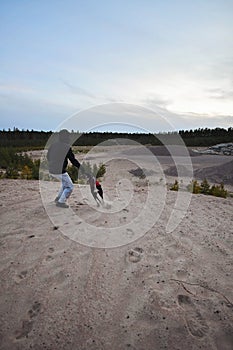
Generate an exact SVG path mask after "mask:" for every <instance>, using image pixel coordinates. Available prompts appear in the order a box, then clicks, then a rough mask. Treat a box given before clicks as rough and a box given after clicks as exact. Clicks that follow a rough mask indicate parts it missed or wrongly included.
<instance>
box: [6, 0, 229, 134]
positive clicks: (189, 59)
mask: <svg viewBox="0 0 233 350" xmlns="http://www.w3.org/2000/svg"><path fill="white" fill-rule="evenodd" d="M232 37H233V1H232V0H205V1H203V0H196V1H189V0H186V1H182V0H180V1H176V0H163V1H162V0H118V1H115V0H114V1H113V0H99V1H96V0H85V1H84V0H82V1H81V0H50V1H47V0H40V1H39V0H20V1H18V0H1V1H0V129H8V128H11V129H12V128H13V127H17V128H19V129H29V130H30V129H34V130H56V129H57V128H60V127H62V126H63V125H65V124H66V123H67V120H70V119H72V120H73V121H74V120H75V122H74V125H73V126H74V127H72V125H71V127H72V129H76V128H77V129H78V130H80V131H87V130H90V129H92V128H93V127H96V126H97V125H99V126H100V128H101V127H102V125H103V124H104V123H105V124H107V125H109V126H108V127H109V129H111V123H113V124H114V125H115V126H116V125H121V127H120V129H121V131H122V130H123V129H124V124H125V125H126V124H127V125H131V124H132V125H136V126H137V127H139V128H144V129H146V130H149V131H152V132H154V131H169V130H181V129H194V128H199V127H209V128H215V127H224V128H228V127H232V126H233V45H232ZM118 104H120V106H121V107H120V108H119V106H118ZM102 105H103V113H101V106H102ZM96 106H97V107H96ZM106 106H107V108H106ZM130 106H131V107H130ZM124 107H125V108H124ZM96 108H97V109H98V113H97V114H95V113H93V112H94V111H95V109H96ZM136 110H137V112H136ZM147 110H148V113H147ZM88 111H90V113H89V114H88ZM106 111H109V113H106ZM152 111H153V112H152ZM135 113H136V114H137V115H136V117H135ZM102 114H103V115H102ZM74 116H75V118H74ZM71 124H72V123H71ZM106 129H107V127H106ZM127 130H128V129H127Z"/></svg>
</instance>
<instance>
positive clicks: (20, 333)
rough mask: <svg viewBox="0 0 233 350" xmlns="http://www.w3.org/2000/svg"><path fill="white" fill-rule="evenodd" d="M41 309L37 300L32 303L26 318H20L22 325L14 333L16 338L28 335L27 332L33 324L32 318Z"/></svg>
mask: <svg viewBox="0 0 233 350" xmlns="http://www.w3.org/2000/svg"><path fill="white" fill-rule="evenodd" d="M40 311H41V304H40V303H39V302H38V301H35V302H34V304H33V305H32V307H31V309H30V310H29V311H28V313H27V314H28V319H26V320H22V327H21V329H20V330H19V331H18V332H17V333H16V339H17V340H19V339H22V338H25V337H27V336H28V334H29V333H30V332H31V330H32V328H33V324H34V320H33V319H34V318H35V317H36V316H38V314H39V313H40Z"/></svg>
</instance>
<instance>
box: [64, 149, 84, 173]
mask: <svg viewBox="0 0 233 350" xmlns="http://www.w3.org/2000/svg"><path fill="white" fill-rule="evenodd" d="M67 158H68V159H69V160H70V161H71V163H72V164H73V165H74V166H76V167H77V168H78V169H79V168H80V166H81V164H80V163H79V161H78V160H77V159H76V158H75V156H74V153H73V152H72V149H71V148H70V149H69V151H68V153H67Z"/></svg>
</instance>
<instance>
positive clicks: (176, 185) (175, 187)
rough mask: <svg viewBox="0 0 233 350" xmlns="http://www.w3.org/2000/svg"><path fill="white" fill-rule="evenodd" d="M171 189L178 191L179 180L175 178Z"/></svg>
mask: <svg viewBox="0 0 233 350" xmlns="http://www.w3.org/2000/svg"><path fill="white" fill-rule="evenodd" d="M170 190H172V191H178V190H179V182H178V181H177V180H175V182H174V184H173V185H172V187H171V188H170Z"/></svg>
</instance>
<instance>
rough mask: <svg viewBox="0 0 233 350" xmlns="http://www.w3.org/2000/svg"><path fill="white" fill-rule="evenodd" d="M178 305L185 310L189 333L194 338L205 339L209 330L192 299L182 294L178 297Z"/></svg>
mask: <svg viewBox="0 0 233 350" xmlns="http://www.w3.org/2000/svg"><path fill="white" fill-rule="evenodd" d="M178 304H179V306H180V307H181V308H182V309H183V310H185V316H184V319H185V322H186V325H187V329H188V331H189V332H190V333H191V335H192V336H194V337H197V338H203V337H204V336H205V335H206V333H207V332H208V329H209V328H208V326H207V324H206V322H205V320H204V318H203V317H202V315H201V314H200V312H199V311H198V310H197V308H196V306H195V304H194V303H193V301H192V300H191V298H190V297H189V296H188V295H183V294H180V295H178Z"/></svg>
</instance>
